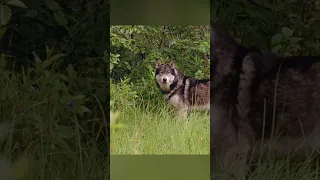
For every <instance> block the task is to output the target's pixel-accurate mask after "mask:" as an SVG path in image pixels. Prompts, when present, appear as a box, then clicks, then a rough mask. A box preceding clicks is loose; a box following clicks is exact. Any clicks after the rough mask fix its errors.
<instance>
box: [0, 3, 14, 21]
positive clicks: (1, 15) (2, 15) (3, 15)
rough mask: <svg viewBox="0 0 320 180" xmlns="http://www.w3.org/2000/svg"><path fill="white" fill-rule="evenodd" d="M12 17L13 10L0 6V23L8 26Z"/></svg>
mask: <svg viewBox="0 0 320 180" xmlns="http://www.w3.org/2000/svg"><path fill="white" fill-rule="evenodd" d="M11 17H12V10H11V8H10V7H8V6H6V5H3V4H0V23H1V25H3V26H4V25H6V24H7V23H8V22H9V21H10V19H11Z"/></svg>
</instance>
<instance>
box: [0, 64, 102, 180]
mask: <svg viewBox="0 0 320 180" xmlns="http://www.w3.org/2000/svg"><path fill="white" fill-rule="evenodd" d="M0 60H3V59H0ZM2 62H3V61H2ZM44 64H48V61H43V62H42V63H39V64H38V65H37V68H35V69H34V68H29V69H25V70H22V72H14V71H10V70H6V69H0V82H1V86H0V179H4V180H23V179H39V180H49V179H61V180H72V179H74V180H94V179H105V178H106V175H107V174H106V172H107V171H106V168H107V166H106V165H107V157H106V155H105V154H104V153H103V152H106V150H103V147H104V148H107V145H106V144H107V143H106V139H104V141H103V140H101V139H103V137H102V135H101V134H102V133H101V130H100V129H99V128H96V127H104V123H103V122H104V121H106V119H105V118H103V116H102V114H104V113H105V112H104V110H105V109H106V108H105V107H103V106H102V105H101V104H102V102H101V101H100V100H99V98H97V97H96V96H95V95H94V94H93V93H92V94H90V93H89V92H90V91H87V89H81V88H79V86H78V85H79V84H78V82H77V80H79V79H82V77H77V76H76V75H75V74H72V73H74V70H72V68H70V69H69V72H70V74H68V73H64V72H63V71H62V72H61V73H57V72H56V71H55V70H53V69H42V67H43V66H42V65H44ZM2 67H3V66H2ZM82 80H83V81H84V82H85V79H82ZM65 81H68V83H66V82H65ZM91 81H94V82H97V80H96V79H91ZM34 84H38V85H39V87H40V88H39V89H37V88H35V87H34V86H33V85H34ZM66 84H68V86H66ZM100 85H101V86H104V85H103V83H102V84H100ZM105 85H106V83H105ZM103 132H105V129H103ZM104 138H105V137H104Z"/></svg>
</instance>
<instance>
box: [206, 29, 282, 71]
mask: <svg viewBox="0 0 320 180" xmlns="http://www.w3.org/2000/svg"><path fill="white" fill-rule="evenodd" d="M210 54H211V64H212V66H211V69H212V70H214V73H213V74H215V75H217V74H218V75H220V76H226V75H229V74H230V73H231V74H232V73H236V72H235V71H236V69H239V68H240V67H241V66H242V68H248V67H245V66H246V64H243V61H244V60H245V59H246V60H248V59H250V60H252V61H254V62H255V64H256V68H262V66H263V68H262V69H260V74H262V75H263V74H266V73H267V72H269V71H270V70H271V69H272V68H273V67H274V65H276V64H277V63H278V59H279V56H278V55H277V54H275V53H272V52H267V51H262V50H259V49H257V48H254V47H245V46H242V45H240V44H239V43H237V42H236V41H235V40H234V39H233V38H232V37H231V35H230V34H229V33H228V32H227V31H225V30H223V29H222V28H221V27H219V26H217V25H214V24H211V25H210Z"/></svg>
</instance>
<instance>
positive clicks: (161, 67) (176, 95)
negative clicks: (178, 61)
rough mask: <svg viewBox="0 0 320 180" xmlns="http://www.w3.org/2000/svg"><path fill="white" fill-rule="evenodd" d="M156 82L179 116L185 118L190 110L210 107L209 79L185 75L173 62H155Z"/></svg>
mask: <svg viewBox="0 0 320 180" xmlns="http://www.w3.org/2000/svg"><path fill="white" fill-rule="evenodd" d="M155 79H156V83H157V85H158V87H159V89H160V90H161V92H162V93H163V96H164V98H165V99H166V100H167V101H168V102H169V103H170V104H171V105H173V106H174V107H175V108H176V109H177V114H178V116H179V117H180V118H182V119H185V118H187V116H188V112H189V111H190V110H196V109H198V110H208V111H209V109H210V80H205V79H195V78H192V77H186V76H185V75H184V74H183V73H182V72H181V71H179V70H178V69H177V68H176V67H175V64H174V62H172V61H171V62H170V63H168V64H163V63H162V62H161V60H160V59H158V61H157V64H156V78H155Z"/></svg>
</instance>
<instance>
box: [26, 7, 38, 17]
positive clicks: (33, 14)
mask: <svg viewBox="0 0 320 180" xmlns="http://www.w3.org/2000/svg"><path fill="white" fill-rule="evenodd" d="M25 16H26V17H29V18H35V17H37V16H38V10H36V9H29V10H28V11H27V12H26V14H25Z"/></svg>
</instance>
